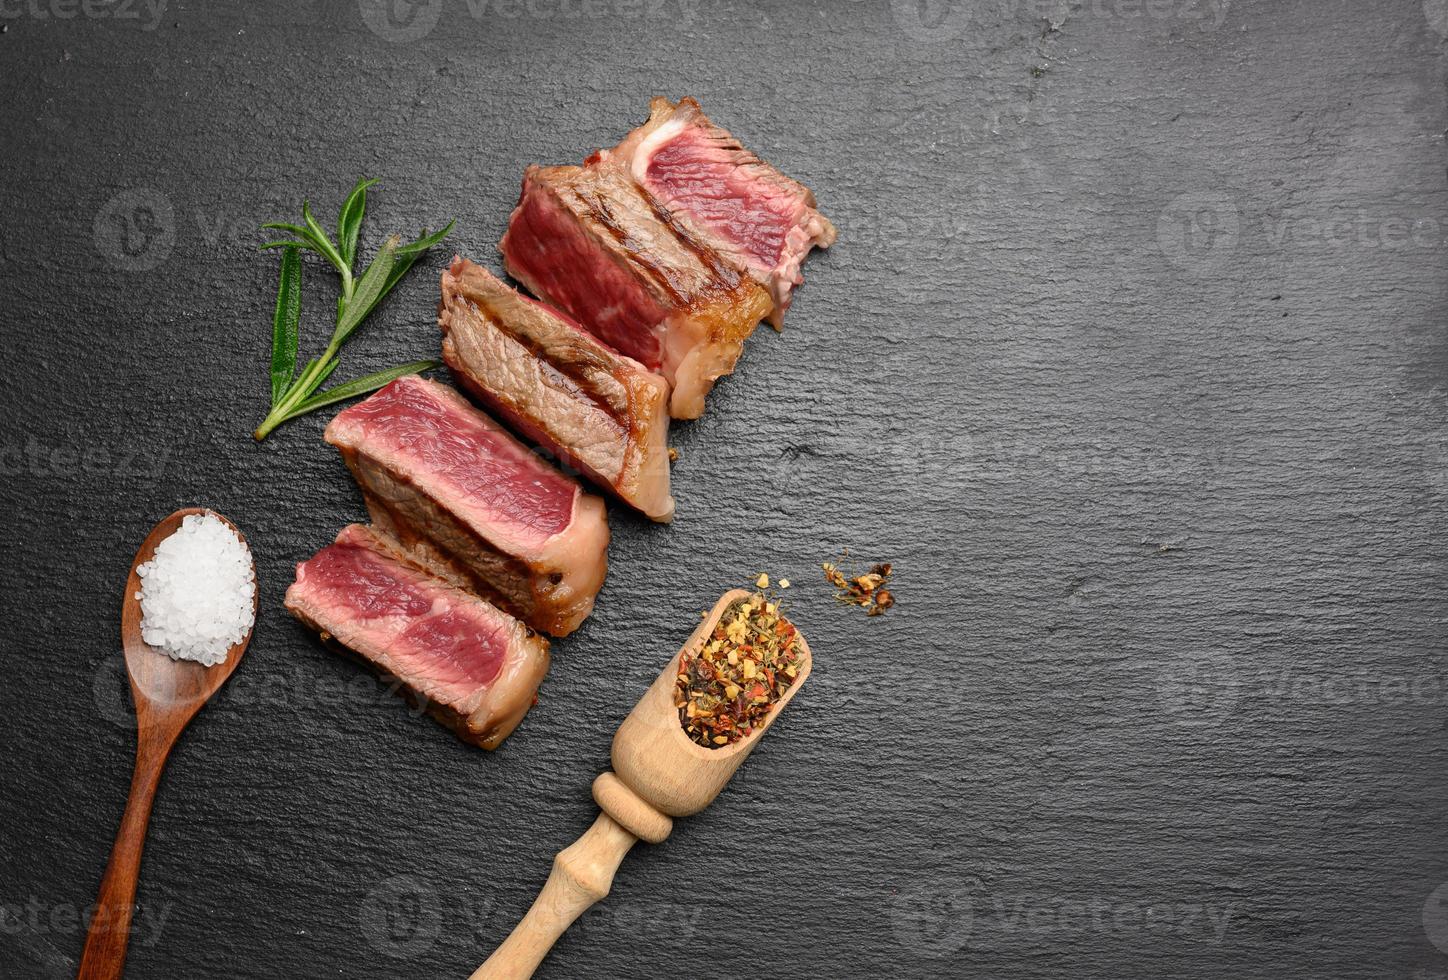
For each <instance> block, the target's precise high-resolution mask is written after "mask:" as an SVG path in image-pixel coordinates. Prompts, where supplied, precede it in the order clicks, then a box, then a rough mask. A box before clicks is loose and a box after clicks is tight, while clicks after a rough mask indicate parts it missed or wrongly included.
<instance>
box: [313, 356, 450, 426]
mask: <svg viewBox="0 0 1448 980" xmlns="http://www.w3.org/2000/svg"><path fill="white" fill-rule="evenodd" d="M441 363H442V362H441V361H412V362H411V363H409V364H399V365H398V366H397V367H393V368H388V369H387V370H385V371H378V372H376V373H375V374H367V375H363V376H362V377H360V378H353V379H352V380H351V381H347V382H344V383H343V384H339V385H337V387H335V388H328V389H327V390H326V391H322V392H318V393H317V394H315V395H313V396H312V397H310V398H308V399H307V400H306V401H304V402H302V403H301V404H300V405H298V406H297V407H296V408H295V409H294V410H293V412H292V416H291V417H295V416H297V415H304V414H306V413H307V412H310V411H313V410H315V409H318V408H322V407H324V406H326V405H332V404H334V403H336V402H341V401H346V400H347V399H349V398H356V397H357V396H358V395H365V394H367V393H368V392H369V391H376V390H377V389H378V388H381V387H382V386H383V385H385V384H387V383H388V382H391V381H395V380H397V379H398V378H400V377H402V376H403V375H407V374H418V373H419V372H422V371H428V370H431V369H432V368H435V367H438V366H439V365H440V364H441Z"/></svg>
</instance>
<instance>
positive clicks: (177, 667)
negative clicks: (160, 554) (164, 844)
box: [77, 507, 256, 980]
mask: <svg viewBox="0 0 1448 980" xmlns="http://www.w3.org/2000/svg"><path fill="white" fill-rule="evenodd" d="M192 514H210V515H211V516H212V517H215V518H217V519H218V520H220V521H221V522H222V523H224V524H225V525H226V526H227V527H229V528H231V530H232V531H235V532H236V536H237V537H238V538H240V539H241V542H242V544H246V538H245V537H243V536H242V533H241V531H239V530H237V527H236V525H235V524H232V523H231V521H229V520H227V519H226V518H225V517H222V516H221V515H220V514H218V513H216V512H215V511H210V510H205V509H203V508H200V507H188V508H186V509H184V510H178V511H177V512H176V513H174V514H172V515H171V516H170V517H167V518H166V519H165V520H163V521H161V523H159V524H157V525H156V526H155V527H154V528H152V529H151V533H150V534H148V535H147V536H146V540H145V541H143V542H142V543H141V548H140V550H139V551H137V552H136V560H135V561H134V562H132V563H131V574H130V576H129V577H127V579H126V597H125V601H124V602H123V603H122V605H121V644H122V646H123V647H124V648H125V651H126V671H127V673H129V674H130V677H131V697H132V699H133V700H134V701H135V703H136V736H137V737H136V769H135V772H134V773H133V774H132V776H131V795H130V798H129V799H127V801H126V813H125V816H123V817H122V818H121V829H120V830H119V831H118V832H117V834H116V843H115V846H114V847H113V848H112V849H111V859H110V863H108V864H107V865H106V873H105V877H103V878H102V879H101V891H100V897H99V899H98V900H97V904H96V911H95V917H94V918H93V919H92V920H91V926H90V932H89V933H88V934H87V935H86V940H85V951H84V952H82V953H81V957H80V972H79V974H78V975H77V976H78V977H79V980H109V978H114V977H119V976H120V975H121V969H122V967H123V966H124V965H125V962H126V942H127V940H128V939H129V938H130V934H131V915H132V913H133V912H134V911H135V900H136V877H137V874H138V873H139V871H140V867H141V850H142V848H143V847H144V846H145V843H146V825H147V823H148V822H149V821H150V819H151V802H152V801H153V800H154V799H155V797H156V785H157V784H158V783H159V782H160V781H161V770H162V769H163V768H164V767H165V765H166V757H167V756H168V755H169V754H170V753H171V747H172V746H173V745H175V744H176V739H177V737H178V736H179V735H180V734H181V730H182V729H183V728H185V727H186V724H187V722H189V721H190V720H191V719H192V718H193V717H194V716H195V714H196V712H197V711H199V710H201V706H202V705H203V704H205V703H206V702H207V700H208V699H209V698H210V697H211V696H212V695H213V694H215V693H216V691H217V689H218V688H220V687H221V685H222V684H224V683H226V679H227V678H228V677H230V676H231V672H232V671H234V670H236V665H237V664H239V663H240V662H241V656H242V654H244V653H245V652H246V645H247V644H248V643H249V642H251V630H247V632H246V636H244V637H242V638H241V642H240V643H237V644H236V645H234V646H233V647H231V649H229V650H227V651H226V659H225V660H224V661H222V662H221V663H219V664H217V665H216V666H214V667H205V666H203V665H201V664H199V663H197V662H195V661H194V660H172V659H171V656H170V655H169V654H167V653H166V652H165V651H164V650H159V649H157V648H156V647H153V646H151V645H150V644H148V643H147V642H146V641H145V640H143V639H141V602H140V600H139V599H137V598H136V593H138V592H140V591H141V577H140V576H139V575H137V574H136V569H137V568H139V567H140V566H141V565H142V564H143V563H145V562H148V561H150V560H151V557H152V556H153V555H154V554H155V553H156V546H157V545H159V544H160V543H161V542H162V541H163V540H165V539H166V538H168V537H170V536H171V535H172V534H174V533H175V532H176V530H177V529H178V528H179V527H180V526H181V521H182V520H183V519H184V518H186V517H189V516H190V515H192ZM255 617H256V597H255V595H253V597H252V618H253V620H255Z"/></svg>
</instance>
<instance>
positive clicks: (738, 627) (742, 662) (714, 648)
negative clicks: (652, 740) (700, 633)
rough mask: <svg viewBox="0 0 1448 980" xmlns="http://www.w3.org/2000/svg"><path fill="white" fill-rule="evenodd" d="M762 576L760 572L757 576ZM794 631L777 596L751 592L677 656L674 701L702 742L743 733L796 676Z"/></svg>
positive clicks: (719, 742)
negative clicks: (690, 646)
mask: <svg viewBox="0 0 1448 980" xmlns="http://www.w3.org/2000/svg"><path fill="white" fill-rule="evenodd" d="M760 578H764V576H762V575H761V576H760ZM801 666H802V664H801V662H800V645H799V631H798V630H796V629H795V628H794V624H793V623H791V622H790V621H789V620H787V619H785V618H784V616H783V615H782V614H781V613H780V611H779V601H778V600H777V599H773V598H770V597H768V596H766V595H764V594H763V593H762V592H756V593H754V594H753V595H751V596H748V597H747V598H744V599H740V600H738V601H737V602H734V603H733V604H732V605H730V606H729V608H728V609H726V610H725V611H724V615H722V616H720V617H719V622H718V623H717V624H716V625H715V627H714V632H713V633H711V634H710V635H709V636H708V637H707V638H706V639H705V640H704V641H703V642H702V643H700V644H699V645H698V646H697V647H695V648H693V649H690V650H685V651H684V655H683V656H681V657H680V658H679V675H678V678H677V679H676V680H675V682H674V707H676V708H678V709H679V723H680V724H682V725H683V726H684V732H685V734H687V735H688V736H689V737H690V738H691V739H693V740H694V741H695V742H697V743H699V744H700V745H702V746H704V747H705V748H710V749H717V748H720V747H722V746H725V745H729V744H731V743H733V742H737V741H739V740H740V739H742V738H748V737H749V736H750V735H752V734H754V731H755V730H756V729H757V728H758V727H759V726H760V725H762V724H763V723H764V719H765V718H767V717H768V716H769V713H770V711H772V710H773V709H774V705H775V704H776V703H777V702H778V701H779V699H780V698H781V697H783V696H784V693H785V692H786V691H788V690H789V688H790V685H792V684H793V683H794V681H795V678H796V677H798V676H799V671H800V667H801Z"/></svg>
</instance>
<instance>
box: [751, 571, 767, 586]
mask: <svg viewBox="0 0 1448 980" xmlns="http://www.w3.org/2000/svg"><path fill="white" fill-rule="evenodd" d="M754 584H755V585H756V586H757V587H759V588H761V589H767V588H769V573H768V572H760V573H759V578H757V579H755V580H754Z"/></svg>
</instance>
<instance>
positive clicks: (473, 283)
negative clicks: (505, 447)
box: [438, 257, 674, 521]
mask: <svg viewBox="0 0 1448 980" xmlns="http://www.w3.org/2000/svg"><path fill="white" fill-rule="evenodd" d="M438 324H439V325H440V326H441V327H442V330H443V340H442V355H443V359H444V360H446V361H447V366H448V367H449V368H451V369H452V372H453V375H454V376H455V377H456V378H457V379H458V380H459V381H461V382H462V383H463V385H464V386H465V387H466V388H467V389H468V390H469V391H471V392H473V393H474V394H476V395H477V396H478V397H479V398H481V399H482V400H483V402H484V403H485V404H486V405H487V406H488V408H490V409H492V410H493V411H494V412H496V413H497V414H498V415H499V416H500V417H501V418H503V419H504V420H505V421H506V422H508V423H509V424H510V425H512V426H513V428H514V429H515V430H517V431H519V432H521V433H523V435H525V436H527V437H528V438H529V439H531V440H533V441H534V442H536V443H538V444H539V445H541V446H543V447H545V448H546V449H548V450H549V451H550V452H553V453H555V454H557V456H558V457H559V458H560V459H562V460H564V461H565V462H567V463H568V464H569V465H570V466H572V467H574V468H576V469H578V470H579V471H580V472H582V473H584V474H585V475H586V476H588V477H589V479H591V480H593V481H594V482H595V483H597V484H598V485H599V486H602V487H604V488H606V489H608V490H611V491H613V492H614V493H615V494H617V495H618V497H619V499H621V500H622V501H623V502H624V503H626V504H629V505H630V506H632V507H635V508H637V509H638V510H640V511H642V512H643V513H644V514H646V515H648V516H649V517H651V518H653V519H654V520H656V521H667V520H669V518H671V517H672V516H673V514H674V500H673V498H672V497H670V496H669V447H668V435H669V414H668V407H669V386H668V383H667V382H666V381H664V379H663V378H662V377H660V376H659V375H657V374H653V373H652V372H650V371H648V370H646V369H645V368H644V366H643V365H641V364H639V363H638V362H637V361H635V360H633V359H631V358H628V357H624V356H623V355H622V354H618V353H616V352H615V351H612V350H610V349H609V348H608V347H606V346H604V345H603V344H602V343H600V342H599V341H598V340H596V339H594V337H593V336H592V335H591V334H589V333H588V332H587V331H586V330H584V329H583V328H582V327H580V326H579V325H578V324H576V323H574V322H573V321H572V320H569V319H567V318H566V317H564V316H562V315H561V314H559V313H555V312H554V311H553V310H551V309H549V308H548V307H546V306H544V305H543V304H542V303H539V302H537V301H535V300H532V299H529V298H528V297H526V296H523V295H522V294H521V293H519V292H517V291H516V290H514V289H512V288H511V287H509V286H508V285H506V284H505V283H503V281H502V280H500V279H498V277H497V276H495V275H493V274H492V273H491V272H489V271H488V270H486V269H484V268H482V267H481V266H479V265H476V264H475V263H473V262H469V261H468V260H467V259H464V258H458V257H454V258H453V261H452V267H451V268H450V269H448V271H447V272H444V273H443V275H442V302H441V303H440V304H439V305H438Z"/></svg>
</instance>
